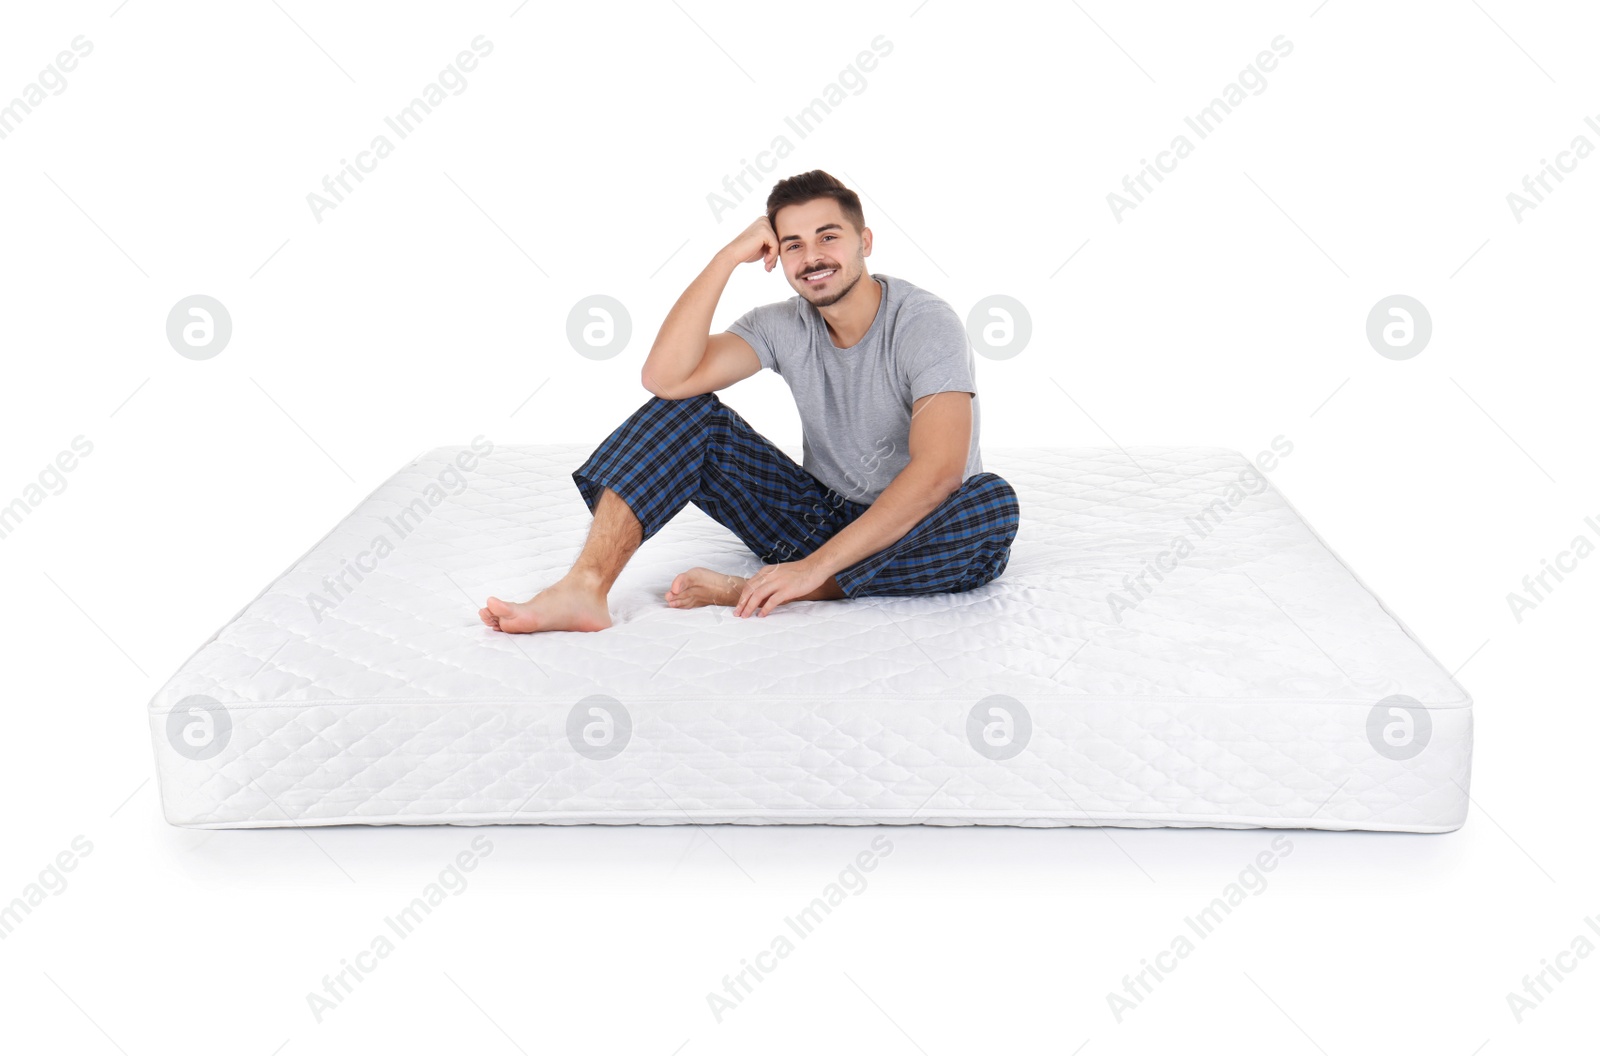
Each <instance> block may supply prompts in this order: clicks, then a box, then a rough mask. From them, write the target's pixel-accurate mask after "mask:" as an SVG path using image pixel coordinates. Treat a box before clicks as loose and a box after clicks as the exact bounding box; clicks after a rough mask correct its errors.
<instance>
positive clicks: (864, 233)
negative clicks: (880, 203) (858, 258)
mask: <svg viewBox="0 0 1600 1056" xmlns="http://www.w3.org/2000/svg"><path fill="white" fill-rule="evenodd" d="M861 255H862V256H863V257H870V256H872V228H870V227H863V228H862V229H861Z"/></svg>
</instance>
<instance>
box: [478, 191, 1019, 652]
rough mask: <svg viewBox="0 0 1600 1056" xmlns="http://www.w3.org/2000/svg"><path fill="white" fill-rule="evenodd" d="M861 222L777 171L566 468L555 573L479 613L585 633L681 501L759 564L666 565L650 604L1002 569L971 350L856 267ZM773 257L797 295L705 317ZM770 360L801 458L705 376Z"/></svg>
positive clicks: (997, 490)
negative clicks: (731, 285)
mask: <svg viewBox="0 0 1600 1056" xmlns="http://www.w3.org/2000/svg"><path fill="white" fill-rule="evenodd" d="M871 253H872V231H871V229H870V228H868V227H866V225H865V219H864V217H863V214H862V211H861V200H860V198H859V197H857V195H856V194H855V192H854V191H851V190H850V189H849V188H847V187H845V186H844V184H842V183H840V182H839V181H838V180H836V179H834V178H833V177H832V176H830V175H828V174H827V173H825V172H823V171H821V170H820V169H818V170H814V171H812V172H808V173H804V174H802V175H799V176H794V177H791V178H789V179H787V180H783V181H781V182H779V183H778V184H777V186H775V187H774V188H773V190H772V194H771V195H770V196H769V197H768V198H767V212H766V215H764V216H762V217H760V218H758V219H757V220H756V221H755V223H753V224H751V225H750V226H749V227H748V228H747V229H746V230H745V231H743V232H742V233H741V234H740V235H739V236H738V237H737V238H735V239H734V240H733V241H732V242H730V243H728V245H727V246H725V247H724V248H723V249H722V250H721V251H719V252H718V253H717V254H716V256H715V257H714V258H713V259H712V261H711V263H710V264H709V265H707V266H706V269H705V270H704V271H702V272H701V273H700V276H699V277H698V278H697V279H695V280H694V282H693V283H691V284H690V286H689V288H688V289H687V290H685V291H684V293H683V296H682V297H680V298H678V302H677V304H675V305H674V306H673V308H672V311H671V312H670V313H668V315H667V319H666V322H664V323H663V324H662V325H661V332H660V333H659V334H658V335H657V336H656V341H655V345H654V346H653V347H652V348H651V349H650V355H649V357H648V358H647V359H646V360H645V363H644V369H643V372H642V376H641V380H642V381H643V382H644V387H645V388H646V389H648V390H649V391H650V392H651V393H653V394H654V395H653V397H652V398H651V399H650V400H649V401H648V402H646V403H645V404H644V405H643V406H642V407H640V408H639V409H638V410H637V411H635V412H634V413H633V414H632V415H631V416H630V417H629V418H628V420H627V421H625V422H623V423H622V425H621V426H619V427H618V428H617V429H616V431H614V432H613V433H612V434H611V436H610V437H608V438H607V439H606V440H605V442H604V443H602V444H601V445H600V446H599V447H598V448H596V449H595V451H594V453H593V454H592V455H590V456H589V458H588V460H586V461H585V462H584V463H583V465H581V466H580V467H578V469H576V470H575V471H574V472H573V474H572V477H573V481H574V483H576V484H577V486H578V490H579V492H580V493H581V494H582V496H583V499H584V502H585V503H586V504H587V505H588V507H589V509H590V512H591V513H592V514H593V515H594V522H593V524H592V525H591V526H590V531H589V536H588V539H587V541H586V542H585V543H584V548H583V551H582V553H581V554H580V555H579V556H578V559H577V561H576V562H574V564H573V566H572V570H571V571H569V572H568V573H567V574H566V576H564V577H563V578H562V579H561V580H560V581H558V582H556V583H554V584H552V585H551V586H549V587H546V588H545V589H544V590H542V591H540V592H539V593H538V594H536V595H535V596H534V597H533V598H532V600H530V601H525V602H521V603H510V602H505V601H501V600H500V599H499V598H490V599H489V601H488V604H487V606H486V607H485V608H483V609H481V610H479V613H478V615H479V617H480V618H481V619H482V620H483V622H484V623H486V624H487V625H489V626H490V627H493V628H495V629H497V630H501V631H511V632H525V631H548V630H575V631H597V630H601V629H603V628H606V627H609V626H611V613H610V610H609V609H608V608H607V606H606V595H607V594H608V593H609V592H610V590H611V586H612V584H614V583H615V582H616V580H617V577H618V575H620V574H621V572H622V568H623V566H624V565H625V564H627V561H628V558H629V557H631V556H632V554H633V552H634V551H635V550H636V549H638V547H639V546H640V545H641V544H642V543H643V542H644V540H646V539H648V538H650V536H652V535H654V534H655V533H656V532H657V531H659V530H660V529H661V527H662V525H664V524H665V523H666V522H667V521H668V520H670V519H671V518H672V517H673V516H674V515H675V514H677V512H678V511H679V510H681V509H683V507H684V506H685V505H687V504H688V503H691V502H692V503H694V504H695V505H696V506H698V507H700V509H702V510H704V511H705V512H706V513H707V514H709V515H710V516H711V517H713V518H715V519H716V520H717V521H719V522H720V523H722V524H724V525H726V526H727V527H728V528H730V529H732V531H733V532H734V533H735V534H736V535H738V536H739V538H740V539H741V540H743V541H744V543H745V545H746V546H748V547H749V548H750V550H751V552H753V553H754V554H755V555H756V556H757V557H759V558H761V560H762V561H763V562H766V564H764V565H763V566H762V568H761V569H760V570H759V571H758V572H756V573H755V574H754V575H753V576H751V577H750V578H749V579H741V578H739V577H738V576H732V575H726V574H723V573H721V572H717V571H713V570H712V569H709V568H691V569H689V570H688V571H685V572H682V573H680V574H679V575H678V576H676V577H675V578H674V579H673V581H672V585H671V586H670V588H669V589H668V590H667V591H666V594H665V599H666V603H667V605H669V606H671V607H673V608H693V607H695V606H699V605H731V606H733V609H734V612H735V613H736V614H737V615H738V616H741V617H744V616H750V615H753V614H754V615H761V616H765V615H767V614H768V613H770V612H771V611H772V610H773V609H775V608H777V607H778V606H779V605H782V604H784V603H786V602H790V601H822V600H832V599H839V598H860V597H870V596H874V595H893V594H901V595H904V594H930V593H940V592H955V591H966V590H972V589H973V588H975V587H980V586H982V585H983V584H985V583H988V582H989V581H991V580H993V579H994V578H996V577H997V576H999V575H1000V573H1001V572H1003V571H1004V570H1005V567H1006V562H1007V560H1008V559H1009V557H1010V552H1011V542H1012V540H1013V539H1014V538H1015V536H1016V533H1017V517H1018V506H1017V496H1016V492H1015V491H1013V490H1012V488H1011V486H1010V485H1009V484H1007V483H1006V482H1005V481H1004V480H1002V479H1001V478H1000V477H998V476H996V475H995V474H993V473H987V472H984V470H983V463H982V460H981V458H980V457H979V451H978V427H979V416H978V395H977V386H976V384H975V382H974V379H973V363H972V351H971V349H970V347H969V346H968V344H967V336H966V331H965V328H964V327H963V326H962V323H961V319H960V317H959V316H958V315H957V314H956V313H955V311H954V310H953V309H952V308H951V307H950V306H949V305H948V304H946V303H945V302H944V301H943V300H941V299H940V298H938V297H936V296H935V295H933V294H931V293H928V292H927V291H925V290H921V289H918V288H917V287H915V286H913V285H911V284H910V283H908V282H905V281H904V280H901V279H896V278H892V277H890V276H887V275H869V274H868V273H867V270H866V258H867V257H868V256H869V255H871ZM756 261H761V262H762V264H763V265H764V266H765V267H766V269H767V270H768V271H771V270H772V269H773V268H774V267H775V266H778V265H779V264H781V265H782V267H783V274H784V277H785V278H786V279H788V280H789V285H790V286H791V287H792V288H793V289H794V290H795V291H796V293H797V294H798V296H796V297H791V298H790V299H789V300H787V301H780V302H778V303H776V304H767V305H762V306H761V307H758V308H755V309H753V310H751V311H749V312H747V313H745V314H744V315H743V316H741V317H740V318H739V319H738V320H737V321H735V322H734V323H733V325H732V326H731V327H729V329H728V331H727V332H726V333H721V334H712V333H711V332H710V330H711V316H712V313H713V312H714V311H715V310H716V307H717V301H718V300H719V299H720V298H721V296H722V291H723V288H724V287H725V286H726V285H727V282H728V278H729V276H730V275H731V274H732V273H733V270H734V268H736V267H738V266H739V265H740V264H753V263H755V262H756ZM763 367H766V368H769V369H771V370H774V371H777V372H778V373H779V374H780V375H781V376H782V377H783V378H784V380H785V381H787V382H788V383H789V387H790V389H791V390H793V393H794V398H795V403H796V404H797V405H798V407H799V410H800V419H801V425H802V427H803V431H804V462H805V464H804V467H801V466H799V465H796V464H795V462H794V460H793V459H791V458H790V457H789V456H788V455H786V454H784V453H783V452H782V451H781V450H780V449H779V448H778V447H776V446H775V445H774V444H772V442H771V441H769V440H767V439H766V437H764V436H762V435H761V434H760V433H757V432H756V431H755V430H754V429H752V428H751V427H750V426H749V425H748V424H747V423H746V422H745V420H744V419H743V418H741V417H740V416H739V414H738V412H736V411H735V410H733V408H731V407H728V406H727V405H726V404H724V403H722V401H721V400H719V399H718V398H717V396H716V395H715V392H716V390H718V389H725V388H727V387H728V386H729V385H732V384H734V383H735V382H738V381H741V380H743V379H745V378H748V377H750V376H751V375H753V374H755V373H756V372H757V371H758V370H760V369H762V368H763Z"/></svg>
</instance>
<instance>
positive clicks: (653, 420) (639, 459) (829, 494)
mask: <svg viewBox="0 0 1600 1056" xmlns="http://www.w3.org/2000/svg"><path fill="white" fill-rule="evenodd" d="M572 479H573V481H574V483H576V484H577V486H578V490H579V492H581V493H582V495H583V500H584V502H585V503H587V504H588V506H589V512H590V513H593V512H594V507H595V503H597V502H598V501H599V500H600V494H601V491H602V489H603V488H610V489H611V490H613V491H615V492H616V493H617V494H618V495H619V496H621V498H622V499H623V501H624V502H626V503H627V504H628V508H629V509H631V510H632V511H633V513H634V516H635V517H637V518H638V519H639V524H640V527H641V528H642V529H643V532H644V538H645V539H649V538H650V537H651V536H652V535H654V534H655V533H656V532H658V531H660V530H661V528H662V526H663V525H665V524H666V523H667V521H669V520H671V519H672V518H673V517H674V516H675V515H676V514H677V513H678V511H679V510H681V509H683V508H684V506H685V505H686V504H688V503H691V502H692V503H694V504H695V505H696V506H698V507H700V509H702V510H704V511H705V512H706V513H707V514H709V515H710V516H711V517H712V518H713V519H715V520H716V521H718V522H719V523H721V524H723V525H725V526H727V527H728V528H729V529H730V530H732V532H733V533H734V534H735V535H737V536H738V537H739V538H740V540H742V541H743V542H744V544H745V545H746V546H747V547H749V548H750V551H751V553H753V554H755V555H756V556H757V557H758V558H760V559H761V561H762V562H763V563H764V564H769V565H770V564H777V563H779V562H781V561H795V560H798V559H800V558H802V557H806V556H808V555H810V554H811V553H812V552H813V551H815V550H816V549H817V548H818V547H819V546H821V545H822V544H823V543H825V542H827V541H828V540H829V539H830V538H832V537H833V535H834V534H835V533H837V532H838V531H839V530H840V529H841V528H843V527H845V525H847V524H849V523H851V522H852V521H854V520H855V519H856V518H857V517H860V516H861V515H862V514H863V513H865V512H866V511H867V508H868V507H867V504H864V503H859V502H856V501H854V500H852V499H848V498H846V497H845V496H843V495H840V494H839V493H838V492H836V491H833V490H832V489H831V488H829V487H827V486H826V485H824V484H823V483H822V482H821V481H819V480H818V479H817V478H816V477H814V476H812V475H811V474H810V473H808V472H806V470H805V469H804V468H803V467H801V466H800V465H798V464H796V463H795V461H794V459H792V458H790V457H789V456H788V455H786V454H785V453H784V452H783V451H782V450H781V449H779V448H778V447H777V446H776V445H775V444H773V443H772V441H770V440H768V439H767V438H766V437H764V436H762V435H761V434H760V433H758V432H756V431H755V430H754V429H752V428H751V427H750V425H749V423H747V422H746V421H745V420H744V419H743V418H742V417H740V415H739V412H737V411H735V410H734V409H733V408H731V407H729V406H727V405H726V404H724V403H723V402H722V401H721V400H720V399H718V398H717V395H716V394H715V393H705V394H704V395H701V396H694V397H691V398H689V399H686V400H666V399H662V398H661V397H659V396H655V397H651V398H650V399H649V400H648V401H647V402H646V403H645V404H644V405H643V406H642V407H640V408H639V409H638V410H637V411H635V412H634V413H633V414H632V415H630V416H629V418H628V419H627V421H625V422H623V423H622V425H620V426H618V427H617V429H616V431H615V432H613V433H612V434H611V435H610V436H609V437H607V438H606V439H605V441H604V442H603V443H601V445H600V446H599V447H597V448H596V449H595V450H594V453H593V454H591V455H590V456H589V457H588V459H587V460H585V461H584V463H583V465H581V466H579V467H578V468H577V469H576V470H574V471H573V473H572ZM1017 517H1018V506H1017V494H1016V492H1015V491H1014V490H1012V487H1011V485H1010V484H1007V483H1006V482H1005V480H1003V479H1002V478H1000V477H998V476H996V475H995V474H993V473H974V474H973V475H972V476H970V477H968V478H967V479H966V480H965V481H964V482H963V483H962V485H961V487H960V488H959V489H957V490H956V491H955V492H952V493H951V494H950V496H949V497H948V498H946V499H945V500H944V501H943V502H942V503H940V504H939V506H938V507H937V508H936V509H935V510H934V511H933V512H932V513H930V514H928V515H927V516H926V517H924V518H923V519H922V520H921V521H919V522H918V523H917V524H916V525H915V526H914V527H913V528H912V529H911V530H910V531H909V532H907V533H906V534H905V535H904V536H903V537H901V538H900V539H898V540H896V541H895V542H893V543H891V544H890V545H889V546H888V547H886V548H884V549H883V550H880V551H879V552H878V553H875V554H872V555H870V556H868V557H866V558H863V559H862V560H860V561H858V562H856V563H855V564H853V565H851V566H849V567H848V568H845V569H841V570H840V571H838V572H836V573H835V574H834V575H835V578H836V579H837V580H838V581H839V586H840V588H841V589H842V590H843V591H844V593H845V595H846V596H847V597H851V598H860V597H868V596H872V595H890V594H900V595H904V594H935V593H943V592H959V591H966V590H972V589H974V588H975V587H981V586H983V585H984V584H985V583H988V582H989V581H990V580H993V579H995V578H997V577H998V576H999V575H1000V573H1001V572H1003V571H1005V567H1006V562H1007V560H1009V558H1010V556H1011V541H1012V540H1013V539H1014V538H1015V537H1016V534H1017Z"/></svg>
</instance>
